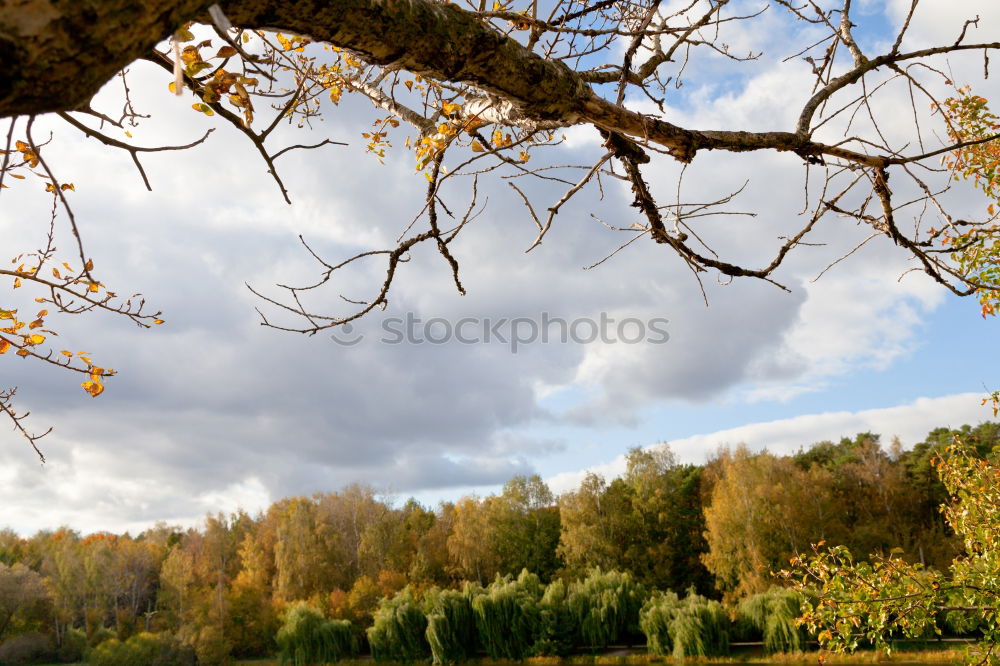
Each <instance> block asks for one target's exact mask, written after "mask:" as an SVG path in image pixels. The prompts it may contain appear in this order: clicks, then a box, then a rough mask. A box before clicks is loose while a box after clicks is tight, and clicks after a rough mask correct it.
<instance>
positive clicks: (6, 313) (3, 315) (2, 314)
mask: <svg viewBox="0 0 1000 666" xmlns="http://www.w3.org/2000/svg"><path fill="white" fill-rule="evenodd" d="M16 314H17V310H0V319H13V318H14V315H16Z"/></svg>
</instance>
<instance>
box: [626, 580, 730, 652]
mask: <svg viewBox="0 0 1000 666" xmlns="http://www.w3.org/2000/svg"><path fill="white" fill-rule="evenodd" d="M639 624H640V626H641V627H642V631H643V633H645V634H646V642H647V645H648V647H649V652H650V653H651V654H655V655H667V654H672V655H673V656H674V657H676V658H683V657H715V656H721V655H725V654H728V653H729V632H730V629H731V622H730V620H729V614H728V613H727V612H726V609H725V607H723V605H722V604H720V603H719V602H718V601H711V600H709V599H706V598H705V597H702V596H700V595H697V594H693V593H689V594H688V596H687V597H685V598H684V599H683V600H682V599H679V598H678V597H677V595H676V594H674V593H673V592H666V593H661V594H658V595H656V596H654V597H652V598H651V599H650V600H649V601H648V602H646V604H645V606H643V609H642V611H641V613H640V619H639Z"/></svg>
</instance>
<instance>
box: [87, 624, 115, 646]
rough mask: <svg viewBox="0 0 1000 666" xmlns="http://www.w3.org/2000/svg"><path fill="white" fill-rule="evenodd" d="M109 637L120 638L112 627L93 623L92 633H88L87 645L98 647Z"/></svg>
mask: <svg viewBox="0 0 1000 666" xmlns="http://www.w3.org/2000/svg"><path fill="white" fill-rule="evenodd" d="M109 638H118V636H117V635H116V634H115V632H113V631H112V630H111V629H108V628H107V627H103V626H100V625H93V628H92V629H91V630H90V633H89V634H87V645H89V646H90V647H97V646H98V645H100V644H101V643H103V642H104V641H106V640H108V639H109Z"/></svg>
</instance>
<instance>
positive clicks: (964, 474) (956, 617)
mask: <svg viewBox="0 0 1000 666" xmlns="http://www.w3.org/2000/svg"><path fill="white" fill-rule="evenodd" d="M933 466H934V468H935V469H936V471H937V474H938V476H939V477H940V479H941V481H942V482H943V483H944V486H945V488H946V489H947V492H948V494H949V496H950V501H949V502H948V503H947V504H946V505H945V506H944V507H942V510H943V513H944V516H945V518H946V520H947V521H948V524H949V525H950V526H951V528H952V529H953V530H954V531H955V533H956V534H957V535H958V536H959V537H961V539H962V540H963V544H964V553H963V554H962V555H961V556H959V557H957V558H955V560H954V561H953V563H952V566H951V570H950V572H948V573H944V572H940V571H936V570H933V569H929V568H925V567H923V566H922V565H921V564H919V563H911V562H908V561H907V560H905V559H904V558H903V557H901V556H900V551H897V550H894V551H891V552H890V553H889V554H887V555H877V554H876V555H873V556H871V558H870V561H867V562H865V561H858V560H856V559H855V558H854V556H853V555H852V554H851V552H850V550H849V549H848V548H846V547H844V546H834V547H832V548H823V546H824V542H823V541H820V542H819V543H818V544H816V545H815V546H814V547H813V553H812V555H810V556H805V555H802V556H798V557H794V558H792V560H791V565H792V567H791V568H790V569H788V570H784V571H782V572H781V576H783V577H784V578H785V579H787V580H789V581H792V582H794V583H795V585H796V586H797V587H798V588H799V589H800V590H801V591H803V592H804V593H805V594H807V595H808V596H809V597H811V600H810V601H807V602H806V603H805V604H804V605H803V611H804V612H803V614H802V617H801V622H802V623H803V624H804V626H806V627H807V628H808V629H809V630H810V631H812V632H814V633H815V634H816V635H817V639H818V640H819V642H820V645H821V646H822V647H823V648H825V649H830V650H835V651H853V650H854V649H855V648H857V647H858V646H859V645H860V644H862V643H871V644H874V645H875V646H877V647H879V648H881V649H885V650H886V651H888V650H890V649H891V640H892V638H893V637H896V636H906V637H923V636H928V635H939V634H940V633H941V632H942V623H943V622H945V620H946V615H947V616H948V617H947V621H948V622H949V624H950V625H951V626H955V627H960V628H961V629H963V630H965V631H972V630H976V631H978V632H979V633H980V635H981V641H980V643H979V646H978V647H979V650H978V652H975V653H973V655H972V656H974V657H975V658H981V659H983V660H992V658H993V650H994V649H995V648H996V645H997V643H998V641H1000V622H998V602H1000V468H998V467H997V466H996V465H995V464H993V463H991V462H989V461H987V460H985V459H983V458H981V457H980V456H979V455H977V453H976V451H975V449H973V448H972V447H971V446H970V445H969V444H967V443H964V442H962V441H961V440H958V439H956V441H955V442H954V443H953V444H951V445H950V446H948V447H947V448H946V449H945V450H944V451H943V452H941V454H940V456H938V457H936V458H935V459H934V460H933Z"/></svg>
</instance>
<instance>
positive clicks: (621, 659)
mask: <svg viewBox="0 0 1000 666" xmlns="http://www.w3.org/2000/svg"><path fill="white" fill-rule="evenodd" d="M965 654H966V651H965V646H964V645H962V646H956V645H955V644H954V643H952V644H950V645H948V646H947V647H941V648H935V649H930V648H923V647H922V648H919V649H910V648H907V649H900V650H894V651H893V652H892V653H891V654H890V655H886V654H885V653H884V652H876V651H874V650H858V651H857V652H856V653H854V654H851V655H843V654H831V653H823V654H822V655H821V653H819V652H815V651H813V652H797V653H781V654H771V655H765V654H762V653H761V652H760V651H759V650H753V649H744V650H736V651H734V654H733V655H731V656H729V657H716V658H712V659H674V658H672V657H654V656H650V655H647V654H645V652H644V651H640V650H634V651H630V650H618V651H615V652H613V653H610V654H602V655H576V656H572V657H566V658H559V657H532V658H529V659H525V660H524V661H523V662H509V661H494V660H492V659H477V660H475V661H470V662H466V663H467V664H468V665H469V666H513V665H514V664H517V665H518V666H639V665H642V664H674V663H676V664H687V665H689V666H691V665H696V664H817V663H822V664H825V665H826V666H838V665H845V666H851V665H852V664H960V663H963V662H964V661H965ZM821 656H822V661H820V657H821ZM235 663H236V664H240V665H245V666H277V664H278V662H277V661H276V660H273V659H271V660H268V659H258V660H249V661H238V662H235ZM374 663H375V662H373V661H372V660H371V659H354V660H346V661H341V662H338V664H339V665H341V666H373V664H374ZM427 663H429V660H428V662H427Z"/></svg>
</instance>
